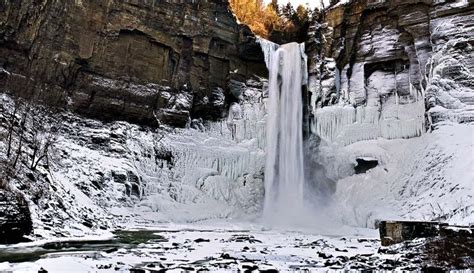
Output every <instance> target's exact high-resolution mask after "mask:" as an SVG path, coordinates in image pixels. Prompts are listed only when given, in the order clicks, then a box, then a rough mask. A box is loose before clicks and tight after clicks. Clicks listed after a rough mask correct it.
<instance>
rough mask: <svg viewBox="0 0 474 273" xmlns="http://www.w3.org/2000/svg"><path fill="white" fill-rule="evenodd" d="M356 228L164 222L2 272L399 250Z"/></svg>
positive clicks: (302, 259)
mask: <svg viewBox="0 0 474 273" xmlns="http://www.w3.org/2000/svg"><path fill="white" fill-rule="evenodd" d="M354 231H355V232H356V231H357V232H358V233H359V235H358V236H357V237H355V236H344V237H342V236H331V237H328V236H322V235H317V233H308V230H306V231H301V230H296V231H295V230H293V231H285V230H269V229H265V228H263V227H262V226H260V225H258V224H251V223H247V224H245V223H242V222H239V223H233V222H229V221H226V222H222V221H213V222H209V221H208V222H206V223H201V224H194V225H172V224H169V225H158V226H155V227H153V229H152V230H150V233H151V234H155V235H156V236H153V235H148V236H150V240H148V241H146V242H145V243H140V244H138V245H122V246H118V247H114V246H110V247H108V248H106V249H103V248H102V249H101V248H99V247H98V248H97V249H96V250H88V251H85V250H82V249H78V250H76V251H72V252H69V251H71V249H62V250H61V249H60V250H59V251H58V252H51V253H49V254H45V255H43V256H42V257H41V259H39V260H36V261H32V262H23V263H8V262H4V263H0V271H1V270H3V271H7V272H8V270H10V271H13V272H22V273H23V272H25V273H26V272H38V270H39V269H40V268H44V269H46V270H48V272H51V273H54V272H96V271H97V272H129V270H130V269H131V268H137V269H138V268H143V269H148V270H158V269H161V268H167V269H169V270H170V271H169V272H174V271H173V269H174V270H175V271H176V272H182V271H183V270H199V269H207V270H210V271H219V272H222V271H236V270H239V269H240V270H245V269H253V270H255V269H259V270H269V269H279V270H283V271H288V270H303V269H311V270H315V269H324V268H326V269H343V268H345V267H346V268H350V266H357V265H358V263H359V261H358V260H359V259H360V257H364V256H365V257H367V258H365V259H366V261H367V262H369V261H372V262H369V263H371V264H373V266H376V265H377V264H381V263H383V262H384V260H385V259H386V258H389V259H395V258H396V255H391V256H386V257H384V255H383V254H377V250H378V246H379V242H378V239H376V238H375V237H376V236H377V234H376V233H374V232H373V231H370V230H364V229H354ZM37 244H40V242H37ZM25 247H26V245H25V244H23V245H21V244H20V245H17V246H10V247H8V248H5V247H4V248H3V249H1V250H2V251H5V250H6V251H11V252H15V251H16V252H17V253H21V252H22V251H24V252H27V251H25V249H24V248H25ZM29 247H30V248H31V244H30V245H29ZM38 249H41V248H40V247H38ZM369 256H373V258H370V259H369V258H368V257H369ZM351 257H352V258H351ZM354 257H355V258H354ZM363 259H364V258H363ZM350 261H351V262H350ZM132 272H133V271H132ZM137 272H139V271H137ZM140 272H141V271H140ZM167 272H168V271H167Z"/></svg>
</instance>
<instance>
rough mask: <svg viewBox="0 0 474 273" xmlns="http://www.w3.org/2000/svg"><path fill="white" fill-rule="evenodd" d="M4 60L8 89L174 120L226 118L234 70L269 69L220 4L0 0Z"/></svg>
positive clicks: (137, 117)
mask: <svg viewBox="0 0 474 273" xmlns="http://www.w3.org/2000/svg"><path fill="white" fill-rule="evenodd" d="M0 65H1V68H2V69H1V75H0V76H1V77H0V82H1V85H2V86H5V87H4V89H6V90H7V91H12V92H14V93H17V94H20V95H23V96H31V95H32V94H34V95H35V96H36V98H40V99H42V100H43V101H44V102H46V103H47V104H52V105H58V106H66V105H67V106H68V107H70V108H71V109H73V110H75V111H77V112H79V113H83V114H87V115H89V116H92V117H94V118H100V119H113V120H116V119H125V120H129V121H133V122H139V123H145V124H153V125H156V118H158V119H159V121H160V122H162V123H168V124H171V125H175V126H184V125H185V124H186V123H187V122H188V120H189V118H190V116H194V117H203V118H206V119H218V118H222V117H223V116H224V115H225V112H226V111H227V107H226V106H228V104H229V103H230V102H231V101H232V96H228V95H229V92H228V79H229V75H230V73H231V72H232V73H233V74H236V75H238V76H239V77H243V78H248V77H249V76H250V75H253V74H258V75H262V74H263V73H265V71H266V68H265V64H264V62H263V55H262V53H261V51H260V47H259V46H258V45H257V44H256V43H255V37H254V36H253V34H252V33H251V31H250V30H249V28H248V27H245V26H241V25H239V24H238V23H237V22H236V19H235V18H234V16H233V14H232V13H231V12H230V10H229V5H228V2H227V1H226V0H198V1H178V0H173V1H161V0H124V1H115V0H107V1H102V0H92V1H81V0H75V1H46V0H41V1H32V0H25V1H0ZM2 89H3V88H2Z"/></svg>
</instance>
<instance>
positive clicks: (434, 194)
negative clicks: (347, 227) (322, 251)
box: [307, 0, 474, 227]
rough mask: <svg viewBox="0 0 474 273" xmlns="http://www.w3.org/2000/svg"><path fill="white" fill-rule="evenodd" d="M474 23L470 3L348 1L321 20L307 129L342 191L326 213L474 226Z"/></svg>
mask: <svg viewBox="0 0 474 273" xmlns="http://www.w3.org/2000/svg"><path fill="white" fill-rule="evenodd" d="M473 21H474V2H473V1H471V0H469V1H465V0H452V1H451V0H439V1H438V0H436V1H430V0H404V1H399V0H391V1H390V0H378V1H372V0H363V1H348V3H347V4H339V5H335V6H333V7H330V8H329V9H327V10H326V11H324V12H322V13H317V14H316V16H315V17H314V22H313V24H312V26H311V28H310V37H311V39H310V40H309V41H308V45H307V50H308V57H309V74H310V76H309V77H310V82H309V91H310V94H311V99H310V104H311V107H310V108H311V109H312V110H311V111H308V112H309V113H310V114H309V115H310V119H312V122H308V123H309V125H310V126H311V131H312V132H313V133H314V135H317V136H318V137H319V138H318V139H320V143H319V145H318V151H317V152H315V153H313V158H314V159H313V161H314V162H319V164H321V165H323V166H324V168H325V170H326V175H327V176H328V177H329V178H330V179H333V180H334V181H336V183H335V185H336V186H335V188H336V189H335V191H334V193H333V194H332V195H331V196H330V197H329V198H328V199H329V201H327V203H329V204H330V205H329V206H328V207H326V208H325V210H328V211H334V212H333V215H340V216H339V218H340V220H341V221H342V222H344V223H349V224H353V225H357V226H367V227H373V226H374V225H375V224H376V223H377V222H378V220H380V219H388V218H390V219H429V220H441V221H451V222H457V223H461V224H462V223H464V224H466V223H469V222H470V221H472V219H473V216H474V203H473V201H472V196H471V194H470V192H472V183H471V181H470V180H472V178H468V177H469V176H470V175H467V173H469V174H471V173H472V172H473V169H472V165H473V164H474V163H473V158H472V156H470V155H469V152H467V151H472V145H473V144H472V135H473V126H472V124H473V123H472V122H473V121H474V111H473V110H474V88H473V83H474V67H473V65H474V60H473V58H474V47H473V46H474V38H473V37H474V25H473V24H472V22H473ZM368 163H371V164H372V165H371V166H370V168H369V167H368V166H369V164H368ZM364 164H365V165H364ZM366 167H367V169H364V171H363V173H361V172H360V169H361V168H366ZM453 200H461V201H459V202H458V203H456V202H453Z"/></svg>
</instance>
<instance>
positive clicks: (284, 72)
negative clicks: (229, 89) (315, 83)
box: [262, 43, 307, 222]
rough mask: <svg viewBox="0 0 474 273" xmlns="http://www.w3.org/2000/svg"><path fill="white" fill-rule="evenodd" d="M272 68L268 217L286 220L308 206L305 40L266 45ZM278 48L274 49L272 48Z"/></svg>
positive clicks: (270, 67) (267, 186)
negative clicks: (304, 102) (306, 195)
mask: <svg viewBox="0 0 474 273" xmlns="http://www.w3.org/2000/svg"><path fill="white" fill-rule="evenodd" d="M262 48H263V50H264V52H265V53H267V54H269V55H268V56H267V57H266V61H267V65H268V68H269V69H268V70H269V101H268V119H267V157H266V164H265V201H264V218H265V221H267V222H269V221H270V222H274V220H275V219H286V221H288V220H290V221H292V220H291V219H294V218H296V217H298V218H299V214H300V212H301V211H302V210H304V183H305V177H304V162H303V127H302V126H303V125H302V122H303V101H302V86H303V85H306V82H307V72H306V71H307V69H306V55H305V53H304V44H301V45H300V44H297V43H290V44H285V45H282V46H280V47H279V48H278V49H276V48H275V44H266V45H263V46H262ZM274 48H275V49H276V50H272V49H274Z"/></svg>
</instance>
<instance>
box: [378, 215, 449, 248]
mask: <svg viewBox="0 0 474 273" xmlns="http://www.w3.org/2000/svg"><path fill="white" fill-rule="evenodd" d="M440 225H441V223H439V222H423V221H381V222H380V224H379V232H380V239H381V242H382V245H383V246H387V245H391V244H396V243H400V242H403V241H406V240H412V239H415V238H427V237H434V236H437V235H438V234H439V228H440Z"/></svg>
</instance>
